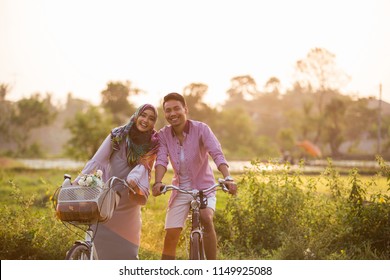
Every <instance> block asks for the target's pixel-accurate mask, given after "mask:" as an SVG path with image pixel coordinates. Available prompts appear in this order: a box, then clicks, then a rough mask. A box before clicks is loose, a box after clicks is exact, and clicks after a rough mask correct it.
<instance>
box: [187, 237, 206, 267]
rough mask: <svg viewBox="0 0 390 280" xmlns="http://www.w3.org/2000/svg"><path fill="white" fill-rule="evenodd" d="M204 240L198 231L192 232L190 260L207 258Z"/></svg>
mask: <svg viewBox="0 0 390 280" xmlns="http://www.w3.org/2000/svg"><path fill="white" fill-rule="evenodd" d="M205 259H206V258H205V255H204V248H203V242H202V240H201V238H200V234H199V233H198V232H194V233H193V234H192V238H191V241H190V260H205Z"/></svg>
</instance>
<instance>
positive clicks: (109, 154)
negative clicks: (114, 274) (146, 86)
mask: <svg viewBox="0 0 390 280" xmlns="http://www.w3.org/2000/svg"><path fill="white" fill-rule="evenodd" d="M156 120H157V110H156V108H155V107H153V106H152V105H150V104H144V105H142V106H141V107H139V108H138V109H137V111H136V112H135V113H134V114H133V115H132V116H131V118H130V121H129V122H128V123H127V124H126V125H124V126H120V127H117V128H114V129H113V130H112V131H111V133H110V135H108V136H107V138H106V139H105V140H104V142H103V143H102V145H101V146H100V147H99V149H98V151H97V152H96V154H95V155H94V156H93V157H92V159H91V160H89V161H88V162H87V164H86V165H85V167H84V169H83V170H82V172H81V173H82V174H90V173H94V172H95V171H96V170H102V171H103V178H102V179H103V181H104V182H106V181H107V180H108V179H109V178H110V177H112V176H116V177H118V178H121V179H125V180H126V181H127V182H128V183H129V184H130V185H131V186H132V187H133V188H134V189H135V191H136V194H133V193H131V192H129V190H128V189H127V188H125V187H124V186H121V185H120V184H119V183H118V184H117V185H115V189H116V190H117V191H118V192H119V193H120V197H121V198H120V201H119V204H118V205H117V207H116V209H115V211H114V213H113V216H112V218H111V219H110V220H109V221H107V222H106V223H104V224H98V225H97V226H96V227H95V231H96V235H95V239H94V243H95V246H96V250H97V254H98V257H99V259H106V260H107V259H115V260H118V259H128V260H129V259H138V250H139V244H140V237H141V224H142V221H141V206H142V205H144V204H145V203H146V201H147V199H148V196H149V182H150V171H151V169H152V167H153V163H154V160H155V159H156V153H157V149H158V139H157V135H156V131H155V129H154V125H155V123H156ZM77 180H78V178H77V179H76V180H75V181H76V182H77Z"/></svg>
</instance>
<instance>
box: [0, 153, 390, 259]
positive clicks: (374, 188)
mask: <svg viewBox="0 0 390 280" xmlns="http://www.w3.org/2000/svg"><path fill="white" fill-rule="evenodd" d="M0 163H2V165H3V167H1V168H0V210H1V223H2V230H1V234H0V237H1V243H2V245H1V251H0V257H1V259H62V258H63V257H64V255H65V252H66V250H67V249H68V248H69V246H71V244H72V243H73V242H74V240H76V239H79V238H80V237H79V236H78V235H77V234H80V233H79V232H77V231H76V232H74V231H72V230H70V229H68V228H67V227H65V226H64V225H63V224H62V223H61V222H60V221H58V220H57V219H56V218H55V213H54V209H53V207H52V202H51V200H50V198H51V196H52V195H53V193H54V192H55V190H56V188H57V187H58V186H60V184H61V182H62V180H63V174H64V173H69V174H71V175H72V176H73V177H75V176H77V174H78V171H77V170H60V169H49V170H32V169H26V168H23V167H21V166H18V164H17V163H15V162H12V161H8V162H7V163H6V164H5V163H4V160H3V161H0ZM259 176H260V177H261V180H260V181H261V184H263V185H262V186H264V187H268V186H271V185H272V188H274V186H273V182H272V180H275V181H278V182H279V183H278V184H279V185H281V186H282V189H280V188H279V187H278V188H279V189H275V190H276V192H279V193H280V192H283V191H284V190H285V187H286V186H291V185H294V186H295V185H296V186H298V188H300V186H302V189H303V190H306V191H307V188H308V186H309V187H310V188H311V192H312V194H316V195H315V196H316V197H317V196H318V195H319V196H320V197H321V200H322V199H323V198H322V197H325V199H327V198H326V197H328V196H329V195H330V194H331V189H330V188H331V187H332V186H330V185H335V184H336V185H339V186H348V185H353V184H354V181H353V179H354V178H355V179H356V177H351V176H335V177H333V178H331V179H329V176H307V175H302V174H301V175H300V176H299V179H297V178H295V175H289V174H282V175H264V174H259ZM273 176H276V177H273ZM216 177H217V178H218V177H219V176H218V174H216ZM235 177H236V178H237V181H240V180H241V179H243V178H244V177H246V181H245V180H244V181H243V185H248V182H247V181H248V180H247V179H248V178H250V179H251V180H252V179H253V178H252V177H248V175H247V174H235ZM171 178H172V173H171V172H168V173H167V175H166V178H165V179H164V181H165V182H170V180H171ZM358 180H359V184H362V185H364V186H365V189H366V190H365V191H366V196H367V199H368V197H370V195H372V194H375V195H376V196H377V197H378V194H380V195H379V196H383V197H385V198H386V197H388V196H389V183H388V181H387V178H386V177H385V176H378V175H374V176H359V179H358ZM254 182H255V181H254ZM335 182H336V183H335ZM257 183H258V182H257ZM243 188H244V189H243V190H242V192H241V191H240V193H239V195H238V197H237V198H236V199H235V200H234V201H236V202H234V201H233V204H234V203H237V205H239V204H238V203H242V204H241V206H238V208H236V209H235V210H234V208H231V207H232V206H231V205H232V203H231V199H230V198H229V197H228V195H227V194H224V193H221V192H219V193H218V195H217V201H218V202H217V214H218V213H219V214H223V215H227V216H230V214H231V213H232V215H234V213H236V214H237V211H240V209H243V208H245V207H246V206H247V205H249V204H250V203H253V202H250V201H249V202H245V201H246V200H245V199H247V198H245V197H241V193H242V194H243V195H244V194H245V195H247V194H248V188H247V187H245V186H243ZM283 188H284V189H283ZM252 192H253V190H252ZM255 192H256V190H255ZM295 193H296V191H294V192H293V193H286V195H287V196H288V195H290V196H291V195H292V196H294V195H295ZM256 195H257V194H256ZM272 195H273V194H271V195H270V194H268V197H269V198H267V197H266V198H265V200H262V199H264V198H261V197H259V201H260V200H261V201H263V202H262V205H265V202H266V203H268V201H270V202H269V203H271V201H272V200H273V199H274V198H272V197H271V196H272ZM275 195H277V193H275ZM286 195H285V196H284V197H287V196H286ZM254 196H255V195H254ZM312 197H314V196H313V195H311V198H310V199H312ZM168 198H169V195H162V196H159V197H153V196H150V198H149V200H148V203H147V204H146V206H144V207H143V208H142V220H143V227H142V239H141V248H140V258H141V259H159V258H160V255H161V250H162V244H163V237H164V219H165V209H166V206H167V201H168ZM281 199H284V198H283V197H282V198H281V197H278V198H277V199H276V201H280V207H281V208H282V207H284V208H286V207H285V206H283V201H281ZM294 199H295V198H294ZM299 199H301V198H297V201H298V200H299ZM316 199H317V198H316ZM309 202H310V201H309ZM254 203H255V204H256V202H254ZM259 203H260V202H259ZM311 203H312V202H311ZM316 203H317V202H316ZM304 204H307V201H306V202H304ZM324 205H326V203H325V204H324ZM259 206H261V205H259ZM272 207H279V206H277V205H276V206H271V205H270V206H269V208H272ZM227 208H229V209H230V210H226V209H227ZM231 209H233V210H231ZM254 209H257V206H254ZM386 209H387V208H386ZM274 210H275V211H274ZM227 211H233V212H227ZM253 211H255V210H253ZM253 211H252V212H253ZM262 211H267V210H264V209H263V210H262ZM272 211H273V212H272V213H271V212H269V213H268V214H267V216H259V217H263V218H261V219H264V217H268V216H271V215H276V214H275V213H276V212H278V211H279V212H280V211H284V210H283V209H279V208H275V209H273V210H272ZM305 211H308V210H307V209H306V210H305ZM327 211H328V210H327ZM329 211H330V210H329ZM332 211H333V210H332ZM386 211H387V210H386ZM248 213H249V212H248ZM248 215H252V214H250V213H249V214H248ZM254 215H258V213H257V214H256V213H254ZM277 215H280V214H277ZM332 215H333V214H332ZM338 215H339V213H336V214H335V217H336V216H338ZM383 215H388V212H385V214H383ZM227 216H226V217H227ZM307 216H308V217H309V216H310V217H311V216H313V213H307ZM278 217H279V216H278ZM313 217H314V216H313ZM249 218H250V217H249V216H248V219H249ZM279 218H280V217H279ZM279 218H278V219H279ZM227 219H228V218H226V220H225V218H224V217H222V216H221V215H216V220H217V221H216V229H217V235H218V236H219V237H220V242H219V244H220V249H219V252H220V253H219V258H222V259H242V258H244V259H246V258H260V257H261V258H285V256H284V255H280V252H279V253H278V254H274V253H272V252H274V251H275V250H274V249H273V251H272V250H271V249H270V250H268V251H267V252H266V253H264V251H261V252H260V251H259V252H260V253H259V252H257V253H254V252H248V254H245V253H244V254H243V253H240V254H239V255H235V252H236V251H240V250H237V248H234V246H233V244H232V242H233V241H232V240H235V239H234V237H232V236H230V237H229V236H228V233H227V232H228V231H231V230H232V228H235V225H234V224H233V226H232V225H231V224H230V225H228V223H231V222H232V221H228V220H227ZM256 219H258V220H256ZM259 219H260V218H255V222H254V223H257V222H260V220H259ZM307 219H308V218H306V220H307ZM313 219H314V218H313ZM386 219H387V218H386V217H381V221H382V220H386ZM233 222H234V221H233ZM313 222H315V221H314V220H313V221H311V222H310V224H312V223H313ZM300 223H302V221H301V222H300ZM227 225H228V226H227ZM269 225H270V226H271V223H269ZM386 226H388V225H387V224H386ZM271 229H272V228H271ZM275 230H277V229H275ZM284 230H285V229H283V230H281V231H284ZM254 231H255V232H256V228H254ZM259 234H260V233H259ZM255 235H256V234H255ZM186 236H187V235H186V234H182V238H181V240H180V243H179V247H178V252H177V257H178V259H186V258H187V253H186V244H187V239H186V238H187V237H186ZM255 237H256V236H252V237H248V238H255ZM386 238H389V240H390V237H389V236H386ZM261 242H263V241H261ZM305 242H306V241H305ZM312 242H314V241H312ZM229 243H230V244H229ZM306 243H307V242H306ZM306 243H305V245H302V246H306V245H307V244H306ZM248 244H249V241H248ZM240 246H241V248H242V246H244V247H245V246H246V245H245V244H244V245H240ZM284 246H286V245H284ZM312 246H314V245H312ZM340 246H341V245H340ZM263 247H264V248H266V245H264V246H263ZM314 247H315V246H314ZM264 248H263V249H262V250H265V249H264ZM341 251H342V250H341ZM386 252H390V242H389V248H387V249H386V248H385V253H384V254H385V255H383V254H376V255H375V257H373V258H387V257H386ZM340 254H341V253H340ZM340 254H337V256H334V255H330V256H328V257H327V258H336V259H337V258H342V256H340ZM354 254H356V253H354ZM295 256H296V257H293V258H300V255H299V254H298V255H295ZM332 256H334V257H332ZM378 256H379V257H378ZM383 256H385V257H383ZM345 257H346V258H348V257H349V256H345ZM389 258H390V257H389Z"/></svg>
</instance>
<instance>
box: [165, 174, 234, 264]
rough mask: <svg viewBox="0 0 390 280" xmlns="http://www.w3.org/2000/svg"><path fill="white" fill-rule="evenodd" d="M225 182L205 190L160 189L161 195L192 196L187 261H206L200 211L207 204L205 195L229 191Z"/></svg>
mask: <svg viewBox="0 0 390 280" xmlns="http://www.w3.org/2000/svg"><path fill="white" fill-rule="evenodd" d="M225 182H226V181H225V180H223V179H219V180H218V183H216V184H214V185H213V186H211V187H209V188H207V189H205V190H196V189H194V190H183V189H180V188H179V187H177V186H174V185H164V186H162V187H161V194H165V193H166V192H167V191H170V190H176V191H179V192H181V193H185V194H189V195H191V196H192V200H191V203H190V211H191V213H190V217H191V233H190V242H189V248H190V249H189V259H190V260H206V254H205V250H204V243H203V226H202V224H201V220H200V209H201V208H203V207H205V206H206V204H207V194H209V193H210V192H212V191H214V190H222V191H224V192H228V191H229V189H228V188H227V187H226V185H225Z"/></svg>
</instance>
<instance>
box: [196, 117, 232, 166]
mask: <svg viewBox="0 0 390 280" xmlns="http://www.w3.org/2000/svg"><path fill="white" fill-rule="evenodd" d="M202 135H203V143H204V146H205V148H206V150H207V151H208V153H209V154H210V156H211V158H212V159H213V161H214V163H215V165H216V166H217V167H219V166H220V165H221V164H226V165H227V166H229V165H228V163H227V161H226V159H225V156H224V154H223V151H222V146H221V144H220V143H219V141H218V139H217V137H216V136H215V134H214V133H213V132H212V130H211V129H210V127H209V126H208V125H206V124H204V126H203V134H202Z"/></svg>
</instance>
